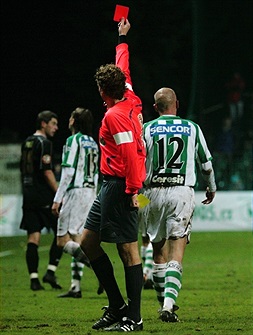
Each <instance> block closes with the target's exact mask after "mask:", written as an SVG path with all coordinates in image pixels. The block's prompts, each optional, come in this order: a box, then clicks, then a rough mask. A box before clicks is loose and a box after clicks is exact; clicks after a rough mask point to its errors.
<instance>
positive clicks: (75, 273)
mask: <svg viewBox="0 0 253 335" xmlns="http://www.w3.org/2000/svg"><path fill="white" fill-rule="evenodd" d="M83 268H84V264H83V263H81V262H78V261H77V260H76V259H75V258H74V257H72V261H71V286H70V289H69V291H68V292H66V293H63V294H60V295H58V298H81V297H82V291H81V279H82V277H83Z"/></svg>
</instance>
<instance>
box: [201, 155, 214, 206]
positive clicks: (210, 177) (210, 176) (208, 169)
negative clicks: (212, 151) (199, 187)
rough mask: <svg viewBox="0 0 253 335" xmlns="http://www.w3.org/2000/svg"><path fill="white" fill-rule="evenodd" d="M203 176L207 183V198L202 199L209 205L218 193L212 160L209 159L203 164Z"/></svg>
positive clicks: (203, 202)
mask: <svg viewBox="0 0 253 335" xmlns="http://www.w3.org/2000/svg"><path fill="white" fill-rule="evenodd" d="M201 174H202V177H203V179H204V181H205V183H206V185H207V187H206V199H205V200H203V201H202V204H204V205H208V204H210V203H211V202H212V201H213V199H214V197H215V193H216V189H217V188H216V183H215V177H214V171H213V167H212V162H211V161H209V162H207V163H205V164H202V170H201Z"/></svg>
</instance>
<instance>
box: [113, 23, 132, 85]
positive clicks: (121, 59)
mask: <svg viewBox="0 0 253 335" xmlns="http://www.w3.org/2000/svg"><path fill="white" fill-rule="evenodd" d="M129 29H130V23H129V21H128V20H124V19H122V20H121V21H120V23H119V25H118V32H119V38H118V45H117V47H116V65H117V66H118V67H119V68H120V69H121V70H122V71H123V72H124V74H125V76H126V84H127V86H128V88H129V89H131V90H132V81H131V77H130V70H129V51H128V44H127V40H126V35H127V33H128V31H129Z"/></svg>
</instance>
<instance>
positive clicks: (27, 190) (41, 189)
mask: <svg viewBox="0 0 253 335" xmlns="http://www.w3.org/2000/svg"><path fill="white" fill-rule="evenodd" d="M57 130H58V117H57V115H56V114H55V113H52V112H51V111H43V112H41V113H39V114H38V117H37V124H36V132H35V133H34V134H33V135H31V136H29V137H28V138H27V139H26V140H25V141H24V143H23V144H22V148H21V163H20V169H21V181H22V192H23V217H22V221H21V224H20V228H21V229H24V230H26V231H27V237H28V239H27V250H26V263H27V267H28V272H29V274H30V280H31V285H30V287H31V289H32V290H33V291H38V290H44V287H43V286H42V285H41V284H40V281H39V276H38V265H39V255H38V247H39V244H40V236H41V230H42V229H43V228H44V227H46V228H47V229H52V230H53V232H54V234H55V237H54V240H53V242H52V245H51V248H50V253H49V264H48V269H47V272H46V274H45V276H44V277H43V282H44V283H49V284H50V285H51V286H52V287H53V288H56V289H61V286H60V285H59V284H58V283H57V281H56V276H55V271H56V268H57V266H58V263H59V260H60V258H61V255H62V250H61V249H60V248H58V247H57V244H56V229H57V220H56V218H55V217H54V216H53V215H52V213H51V206H52V202H53V198H54V195H55V192H56V190H57V182H56V179H55V175H54V172H53V164H52V142H51V141H50V140H49V138H51V137H53V136H54V134H55V132H56V131H57Z"/></svg>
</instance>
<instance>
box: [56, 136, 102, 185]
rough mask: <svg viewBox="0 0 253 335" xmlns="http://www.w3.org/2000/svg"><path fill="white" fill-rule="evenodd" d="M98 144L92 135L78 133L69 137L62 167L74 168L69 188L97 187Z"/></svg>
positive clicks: (64, 150)
mask: <svg viewBox="0 0 253 335" xmlns="http://www.w3.org/2000/svg"><path fill="white" fill-rule="evenodd" d="M98 156H99V150H98V145H97V143H96V142H95V141H94V139H93V138H92V137H91V136H88V135H83V134H82V133H80V132H79V133H77V134H75V135H72V136H70V137H68V138H67V140H66V145H65V146H64V148H63V153H62V164H61V166H62V168H63V169H64V168H66V167H67V168H68V167H70V168H73V169H74V170H75V171H74V175H73V177H72V179H71V182H70V183H69V185H68V187H67V190H69V189H71V188H74V187H95V186H96V184H97V179H98Z"/></svg>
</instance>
